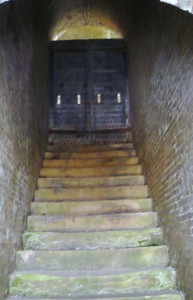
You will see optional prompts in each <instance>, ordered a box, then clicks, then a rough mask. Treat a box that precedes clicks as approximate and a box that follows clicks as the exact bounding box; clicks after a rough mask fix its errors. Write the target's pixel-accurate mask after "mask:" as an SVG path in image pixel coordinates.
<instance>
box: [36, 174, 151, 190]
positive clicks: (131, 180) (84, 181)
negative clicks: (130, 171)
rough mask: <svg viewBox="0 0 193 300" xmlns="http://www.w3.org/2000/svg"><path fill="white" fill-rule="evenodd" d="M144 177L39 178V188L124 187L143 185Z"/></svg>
mask: <svg viewBox="0 0 193 300" xmlns="http://www.w3.org/2000/svg"><path fill="white" fill-rule="evenodd" d="M143 184H145V179H144V176H143V175H128V176H116V177H93V178H92V177H91V178H39V180H38V187H39V188H70V187H89V186H98V187H102V186H120V185H121V186H123V185H127V186H128V185H143Z"/></svg>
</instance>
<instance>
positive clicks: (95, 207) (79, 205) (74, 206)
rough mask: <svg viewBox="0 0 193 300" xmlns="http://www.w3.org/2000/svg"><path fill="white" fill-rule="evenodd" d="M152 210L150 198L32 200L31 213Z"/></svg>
mask: <svg viewBox="0 0 193 300" xmlns="http://www.w3.org/2000/svg"><path fill="white" fill-rule="evenodd" d="M151 210H152V199H151V198H147V199H135V200H134V199H128V200H101V201H60V202H32V203H31V214H32V215H64V216H77V215H94V214H96V212H97V213H98V214H107V213H127V212H130V213H131V212H147V211H151Z"/></svg>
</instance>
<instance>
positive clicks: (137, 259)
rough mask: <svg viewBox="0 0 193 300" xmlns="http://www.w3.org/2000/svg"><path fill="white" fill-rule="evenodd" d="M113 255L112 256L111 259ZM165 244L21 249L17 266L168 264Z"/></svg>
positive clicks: (85, 267)
mask: <svg viewBox="0 0 193 300" xmlns="http://www.w3.org/2000/svg"><path fill="white" fill-rule="evenodd" d="M112 257H113V259H112ZM168 263H169V258H168V249H167V247H165V246H157V247H147V248H145V247H144V248H131V249H129V248H128V249H117V250H113V249H111V250H97V251H90V250H86V251H84V250H82V251H73V250H72V251H67V250H66V251H20V252H18V253H17V270H19V271H21V270H23V271H25V270H42V271H46V270H48V271H49V270H50V271H51V270H60V271H61V270H63V271H67V270H74V271H76V270H101V269H105V270H110V269H111V270H116V269H139V268H146V267H147V268H150V267H166V266H168Z"/></svg>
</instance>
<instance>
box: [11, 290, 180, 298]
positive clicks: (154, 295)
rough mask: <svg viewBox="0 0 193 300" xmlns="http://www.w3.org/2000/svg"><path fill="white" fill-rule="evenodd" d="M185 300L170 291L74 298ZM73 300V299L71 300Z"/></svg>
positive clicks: (177, 293) (178, 294)
mask: <svg viewBox="0 0 193 300" xmlns="http://www.w3.org/2000/svg"><path fill="white" fill-rule="evenodd" d="M69 299H73V298H69V297H68V298H64V297H62V298H61V297H59V298H56V297H55V298H49V299H46V298H45V297H44V298H37V297H33V298H30V297H21V296H12V297H9V298H7V299H6V300H69ZM147 299H148V300H185V298H184V295H183V294H182V293H179V292H177V291H171V292H161V293H160V292H158V293H148V294H147V293H145V294H144V293H143V294H141V293H140V294H139V293H137V294H136V293H135V294H133V293H132V294H129V295H128V294H127V295H125V296H124V297H121V296H120V295H113V296H108V297H105V298H103V297H102V298H101V297H100V298H98V297H97V298H94V299H93V298H90V297H84V298H82V297H81V298H80V297H76V300H147ZM73 300H74V299H73Z"/></svg>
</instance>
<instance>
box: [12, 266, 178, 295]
mask: <svg viewBox="0 0 193 300" xmlns="http://www.w3.org/2000/svg"><path fill="white" fill-rule="evenodd" d="M175 280H176V276H175V271H174V270H173V269H171V268H164V269H152V270H144V271H132V272H125V273H120V274H119V273H116V274H104V273H102V275H99V274H97V275H95V274H92V273H88V274H85V273H84V275H82V276H81V275H78V274H72V273H71V274H69V273H68V272H67V273H66V274H63V273H57V272H56V273H55V272H49V273H42V272H41V273H35V272H33V273H32V272H31V273H14V274H13V275H12V276H11V280H10V281H11V282H10V294H17V295H21V296H24V295H25V296H36V297H58V296H62V297H68V296H70V297H72V298H73V297H77V296H78V297H80V296H85V298H86V297H88V296H93V297H94V296H96V297H97V296H99V295H100V297H102V296H108V295H113V294H120V295H124V294H126V293H137V292H140V293H142V292H144V293H145V292H146V293H148V292H151V291H172V290H173V289H174V288H175ZM85 298H84V299H85Z"/></svg>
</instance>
